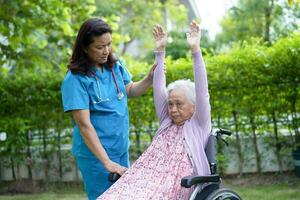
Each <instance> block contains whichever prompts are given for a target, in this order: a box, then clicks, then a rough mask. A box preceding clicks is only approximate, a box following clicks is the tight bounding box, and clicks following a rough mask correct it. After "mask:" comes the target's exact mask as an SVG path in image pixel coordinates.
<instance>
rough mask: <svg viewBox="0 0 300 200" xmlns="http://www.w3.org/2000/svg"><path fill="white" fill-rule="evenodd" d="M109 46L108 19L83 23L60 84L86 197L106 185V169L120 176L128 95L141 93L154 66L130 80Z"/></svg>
mask: <svg viewBox="0 0 300 200" xmlns="http://www.w3.org/2000/svg"><path fill="white" fill-rule="evenodd" d="M111 45H112V30H111V28H110V27H109V25H108V24H107V23H106V22H104V21H103V20H102V19H98V18H93V19H89V20H87V21H86V22H84V23H83V24H82V26H81V28H80V30H79V32H78V35H77V39H76V42H75V45H74V49H73V54H72V57H71V59H70V63H69V65H68V72H67V74H66V76H65V79H64V81H63V83H62V88H61V90H62V100H63V107H64V111H65V112H70V111H71V112H72V114H73V118H74V121H75V123H74V130H73V131H74V133H73V147H72V153H73V155H74V156H75V158H76V162H77V165H78V167H79V169H80V172H81V174H82V177H83V181H84V186H85V191H86V193H87V195H88V198H89V199H90V200H91V199H96V198H97V197H98V196H99V195H100V194H102V193H103V192H104V191H105V190H106V189H108V188H109V187H110V185H111V183H110V182H109V181H108V180H107V177H108V173H109V172H116V173H119V174H121V175H122V174H123V173H124V172H125V171H126V169H127V167H128V166H129V157H128V147H129V137H128V135H129V120H128V107H127V98H128V97H134V96H139V95H141V94H143V92H144V91H145V90H146V89H147V88H149V87H150V85H151V84H152V70H150V73H149V74H148V75H147V76H146V77H145V78H144V79H142V80H141V81H139V82H132V80H131V75H130V74H129V72H128V71H127V70H126V68H125V66H124V65H123V64H122V62H120V61H119V60H116V59H115V58H114V57H113V54H112V47H111Z"/></svg>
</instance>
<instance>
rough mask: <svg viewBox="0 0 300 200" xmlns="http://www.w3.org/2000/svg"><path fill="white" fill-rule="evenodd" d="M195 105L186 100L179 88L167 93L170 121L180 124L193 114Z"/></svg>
mask: <svg viewBox="0 0 300 200" xmlns="http://www.w3.org/2000/svg"><path fill="white" fill-rule="evenodd" d="M194 111H195V106H194V105H193V104H192V103H191V102H190V101H189V100H188V98H187V97H186V95H185V93H184V91H183V90H181V89H174V90H172V91H171V92H170V93H169V98H168V112H169V115H170V117H171V119H172V121H173V122H174V123H175V124H177V125H182V124H183V123H184V122H185V121H186V120H188V119H190V118H191V117H192V115H193V114H194Z"/></svg>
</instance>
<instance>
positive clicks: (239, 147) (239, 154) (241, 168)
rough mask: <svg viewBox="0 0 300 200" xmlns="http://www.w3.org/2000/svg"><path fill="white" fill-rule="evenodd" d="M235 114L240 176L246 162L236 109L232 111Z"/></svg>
mask: <svg viewBox="0 0 300 200" xmlns="http://www.w3.org/2000/svg"><path fill="white" fill-rule="evenodd" d="M232 114H233V120H234V126H235V139H236V148H237V154H238V159H239V174H240V176H242V175H243V164H244V158H243V153H242V145H241V139H240V136H239V127H238V119H237V113H236V111H235V110H234V111H232Z"/></svg>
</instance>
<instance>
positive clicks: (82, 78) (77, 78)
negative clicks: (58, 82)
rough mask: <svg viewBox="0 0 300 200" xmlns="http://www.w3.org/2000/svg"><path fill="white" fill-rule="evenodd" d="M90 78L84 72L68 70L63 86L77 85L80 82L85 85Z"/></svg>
mask: <svg viewBox="0 0 300 200" xmlns="http://www.w3.org/2000/svg"><path fill="white" fill-rule="evenodd" d="M88 80H89V76H88V75H85V74H82V73H74V72H71V71H70V70H68V72H67V74H66V76H65V78H64V80H63V82H62V86H64V85H69V86H72V87H74V86H76V85H78V84H83V85H85V84H86V83H87V82H88Z"/></svg>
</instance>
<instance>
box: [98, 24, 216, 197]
mask: <svg viewBox="0 0 300 200" xmlns="http://www.w3.org/2000/svg"><path fill="white" fill-rule="evenodd" d="M153 35H154V38H155V43H156V51H155V57H156V62H157V67H156V69H155V71H154V81H153V86H154V101H155V109H156V113H157V116H158V118H159V120H160V128H159V130H158V131H157V134H156V137H155V138H154V140H153V142H152V144H151V145H150V146H149V148H148V149H147V150H146V151H145V152H144V153H143V154H142V155H141V157H140V158H139V159H137V161H136V162H135V163H134V164H133V165H132V167H131V168H130V169H129V170H128V171H127V172H126V173H125V174H124V175H123V176H122V177H121V178H120V179H119V180H118V181H117V182H116V183H115V184H114V185H113V186H112V187H111V188H110V189H109V190H107V191H106V192H105V193H104V194H103V195H102V196H100V197H99V198H98V199H109V200H112V199H126V200H127V199H143V200H144V199H172V200H173V199H188V198H189V196H190V194H191V192H192V191H191V189H187V188H183V187H181V186H180V180H181V178H182V177H184V176H188V175H195V174H197V175H208V174H209V164H208V161H207V158H206V155H205V151H204V149H205V144H206V142H207V138H208V136H209V133H210V129H211V121H210V104H209V95H208V86H207V78H206V70H205V65H204V62H203V59H202V54H201V50H200V46H199V44H200V29H199V26H198V24H197V23H196V22H192V23H191V24H190V32H189V33H187V43H188V45H189V46H190V48H191V51H192V55H193V60H194V77H195V84H194V83H192V82H191V81H189V80H178V81H175V82H173V83H171V84H170V85H169V86H168V87H167V88H166V86H165V85H166V77H165V73H164V57H165V47H166V44H167V33H166V32H165V31H164V30H163V29H162V27H161V26H156V27H155V28H154V30H153Z"/></svg>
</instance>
